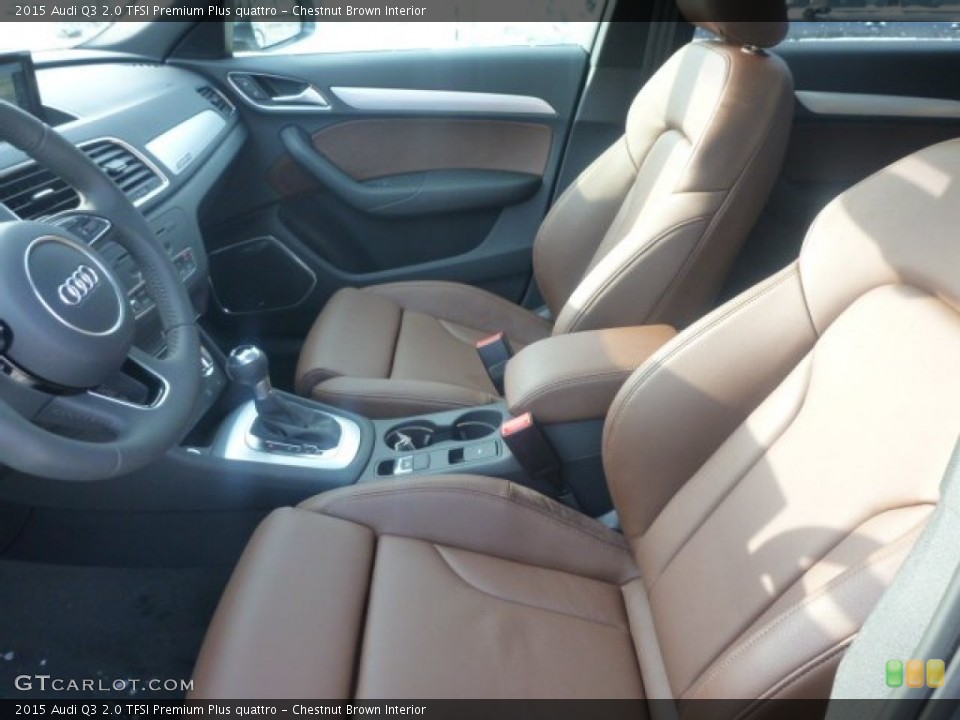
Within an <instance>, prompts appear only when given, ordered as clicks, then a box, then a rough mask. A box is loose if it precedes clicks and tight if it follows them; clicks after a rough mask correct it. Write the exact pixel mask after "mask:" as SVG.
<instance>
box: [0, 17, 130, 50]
mask: <svg viewBox="0 0 960 720" xmlns="http://www.w3.org/2000/svg"><path fill="white" fill-rule="evenodd" d="M111 24H112V23H108V22H32V21H30V22H5V23H0V52H10V51H13V50H60V49H63V48H69V47H73V46H74V45H79V44H80V43H82V42H86V41H87V40H90V39H91V38H93V37H95V36H97V35H99V34H100V33H102V32H103V31H104V30H106V29H107V27H109V26H110V25H111Z"/></svg>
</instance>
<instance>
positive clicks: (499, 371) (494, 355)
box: [476, 332, 512, 395]
mask: <svg viewBox="0 0 960 720" xmlns="http://www.w3.org/2000/svg"><path fill="white" fill-rule="evenodd" d="M476 348H477V354H478V355H479V356H480V362H482V363H483V367H484V368H485V369H486V371H487V376H488V377H489V378H490V382H492V383H493V386H494V387H495V388H496V389H497V392H498V393H500V394H501V395H503V376H504V375H505V374H506V371H507V362H508V361H509V360H510V357H511V355H512V354H511V352H510V346H509V345H508V344H507V338H506V336H505V335H504V334H503V333H502V332H498V333H496V334H495V335H490V336H488V337H485V338H483V339H482V340H478V341H477V342H476Z"/></svg>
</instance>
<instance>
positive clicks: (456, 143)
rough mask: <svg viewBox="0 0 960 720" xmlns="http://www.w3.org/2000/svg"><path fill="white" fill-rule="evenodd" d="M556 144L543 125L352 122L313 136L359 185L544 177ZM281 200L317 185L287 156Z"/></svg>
mask: <svg viewBox="0 0 960 720" xmlns="http://www.w3.org/2000/svg"><path fill="white" fill-rule="evenodd" d="M552 142H553V130H552V129H551V128H550V127H549V126H547V125H543V124H538V123H528V122H514V121H504V120H474V119H453V118H389V119H388V118H384V119H367V120H353V121H347V122H342V123H338V124H336V125H331V126H329V127H326V128H324V129H322V130H320V131H319V132H317V133H315V134H314V135H313V146H314V148H316V150H317V152H319V153H320V154H321V155H323V156H324V157H325V158H327V159H328V160H329V161H330V162H332V163H333V164H334V165H336V166H337V167H338V168H339V169H340V170H342V171H343V172H344V173H346V174H347V175H349V176H350V177H351V178H352V179H353V180H356V181H358V182H362V181H366V180H374V179H377V178H382V177H389V176H393V175H403V174H408V173H417V172H428V171H432V170H498V171H505V172H516V173H524V174H528V175H537V176H542V175H543V172H544V169H545V168H546V164H547V159H548V158H549V155H550V148H551V145H552ZM270 182H271V184H272V185H273V187H274V189H275V190H277V192H278V193H280V194H281V195H293V194H296V193H297V192H302V191H304V190H308V189H311V188H313V187H315V186H316V182H315V181H314V180H313V179H311V178H310V177H309V176H308V175H307V174H306V173H304V172H303V171H302V170H301V169H300V168H299V167H298V166H297V165H296V163H295V162H294V161H293V159H292V158H291V157H290V156H289V155H287V156H284V157H283V158H281V159H280V160H279V161H278V162H277V163H276V164H275V165H274V167H273V168H272V170H271V172H270Z"/></svg>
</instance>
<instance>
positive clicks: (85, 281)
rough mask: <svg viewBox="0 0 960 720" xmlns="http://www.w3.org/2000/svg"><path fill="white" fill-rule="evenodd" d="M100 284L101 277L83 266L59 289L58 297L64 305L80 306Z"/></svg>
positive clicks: (86, 266) (90, 268) (91, 269)
mask: <svg viewBox="0 0 960 720" xmlns="http://www.w3.org/2000/svg"><path fill="white" fill-rule="evenodd" d="M99 284H100V276H99V275H97V271H96V270H94V269H93V268H92V267H90V266H89V265H81V266H80V267H78V268H77V269H76V270H74V271H73V274H72V275H70V277H68V278H67V279H66V280H64V281H63V282H62V283H60V287H58V288H57V296H58V297H59V298H60V302H62V303H63V304H64V305H70V306H74V305H79V304H80V303H82V302H83V300H84V298H86V297H87V295H89V294H90V293H91V292H93V289H94V288H95V287H96V286H97V285H99Z"/></svg>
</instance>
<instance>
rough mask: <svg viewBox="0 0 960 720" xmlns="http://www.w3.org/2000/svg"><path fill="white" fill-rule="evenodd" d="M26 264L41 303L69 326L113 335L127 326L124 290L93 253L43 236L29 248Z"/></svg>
mask: <svg viewBox="0 0 960 720" xmlns="http://www.w3.org/2000/svg"><path fill="white" fill-rule="evenodd" d="M25 263H26V269H27V277H28V279H29V280H30V284H31V285H32V286H33V290H34V292H35V293H36V295H37V297H38V298H39V299H40V302H42V303H43V305H44V307H46V308H47V310H48V311H49V312H50V313H51V314H52V315H53V316H54V317H55V318H57V319H58V320H60V321H61V322H63V323H64V324H65V325H67V326H68V327H71V328H73V329H74V330H77V331H79V332H82V333H87V334H90V335H110V334H111V333H114V332H116V331H117V330H118V329H119V328H120V326H121V325H122V324H123V320H124V315H125V309H124V303H123V300H122V296H121V293H120V289H119V288H118V287H117V286H116V285H115V284H114V283H113V281H112V280H111V279H110V278H109V276H108V275H107V271H106V269H105V268H104V266H103V265H101V264H100V263H99V261H97V260H96V259H95V258H93V256H92V255H90V254H89V253H86V252H82V251H81V250H80V249H79V248H77V247H76V246H75V245H73V244H72V243H69V242H68V241H66V240H63V239H60V238H55V237H52V236H51V237H43V238H38V239H37V240H36V241H34V243H32V244H31V245H30V247H29V248H27V254H26V258H25Z"/></svg>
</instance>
